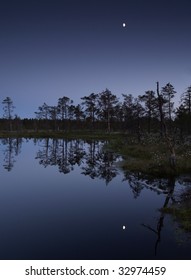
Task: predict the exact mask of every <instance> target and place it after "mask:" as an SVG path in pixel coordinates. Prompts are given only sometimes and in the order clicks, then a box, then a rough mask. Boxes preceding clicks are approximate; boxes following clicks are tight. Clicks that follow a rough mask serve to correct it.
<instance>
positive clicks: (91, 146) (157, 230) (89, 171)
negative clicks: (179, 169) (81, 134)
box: [0, 138, 191, 255]
mask: <svg viewBox="0 0 191 280" xmlns="http://www.w3.org/2000/svg"><path fill="white" fill-rule="evenodd" d="M23 141H24V140H23V139H21V138H6V139H1V142H0V143H1V145H2V146H3V154H4V163H3V167H4V168H5V169H6V170H7V171H11V170H12V169H13V167H14V163H15V161H16V160H15V158H16V156H17V155H18V154H19V153H20V152H21V147H22V143H23ZM26 141H27V140H26ZM33 141H34V144H36V145H37V146H38V147H39V148H38V151H37V153H36V157H35V158H36V159H37V160H38V161H39V164H40V165H42V166H44V167H47V166H57V168H58V170H59V172H61V173H63V174H67V173H69V172H71V171H73V170H74V166H75V165H77V166H78V167H79V168H80V171H81V174H83V175H85V176H89V177H90V178H92V179H95V178H98V179H101V180H104V181H105V184H106V185H108V184H109V183H110V182H111V181H112V180H113V178H115V177H116V176H117V174H118V172H119V169H118V167H117V166H116V162H117V160H119V159H121V157H120V156H119V155H116V154H115V153H113V152H111V151H110V150H108V149H106V147H105V142H104V141H98V140H89V141H83V140H80V139H76V140H66V139H50V138H46V139H34V140H33ZM123 176H124V177H123V180H122V181H127V183H128V187H130V189H131V190H132V193H133V196H134V198H135V199H138V198H139V196H140V195H141V192H142V190H143V189H149V190H151V191H154V192H156V193H158V194H163V195H164V202H163V204H162V205H161V208H166V207H169V204H170V203H177V201H179V200H180V199H181V195H185V194H184V193H183V190H185V189H186V187H187V186H189V190H190V185H191V179H190V177H188V176H187V177H186V176H182V177H179V178H177V179H175V177H170V178H167V179H164V178H153V177H151V176H146V175H143V174H142V173H140V172H134V173H132V172H128V171H124V173H123ZM175 182H178V183H179V184H180V185H181V186H184V188H182V191H180V192H179V193H178V195H177V193H175ZM188 194H189V195H190V197H191V194H190V191H189V193H188V192H187V193H186V195H188ZM158 215H159V216H158V218H157V222H156V226H154V227H153V225H152V226H150V225H149V224H145V223H142V226H143V227H144V228H145V229H147V230H149V231H152V232H153V233H154V234H155V235H156V241H155V244H154V251H155V255H157V248H158V244H159V243H160V241H161V231H162V229H163V228H164V218H165V213H164V212H163V211H160V212H159V211H158Z"/></svg>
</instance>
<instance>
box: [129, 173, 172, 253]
mask: <svg viewBox="0 0 191 280" xmlns="http://www.w3.org/2000/svg"><path fill="white" fill-rule="evenodd" d="M125 180H127V181H128V183H129V186H130V188H131V189H132V191H133V194H134V198H137V197H138V196H139V195H140V193H141V191H142V190H143V189H144V188H147V189H150V190H153V191H155V192H157V193H158V194H160V193H163V194H165V195H166V196H165V200H164V203H163V205H161V208H166V207H167V206H168V205H169V203H170V201H172V202H175V198H174V196H173V194H174V189H175V182H176V180H175V177H173V176H172V177H169V178H167V179H164V178H158V179H156V178H152V177H151V176H145V175H143V174H141V173H139V172H138V173H129V172H126V174H125V178H124V181H125ZM159 213H160V215H159V217H158V219H157V223H156V228H153V227H151V226H150V225H145V224H142V226H143V227H145V228H147V229H148V230H150V231H152V232H153V233H155V234H156V236H157V237H156V242H155V246H154V248H155V249H154V250H155V256H156V255H157V247H158V244H159V242H160V241H161V231H162V228H163V226H164V217H165V214H164V212H162V211H161V212H159Z"/></svg>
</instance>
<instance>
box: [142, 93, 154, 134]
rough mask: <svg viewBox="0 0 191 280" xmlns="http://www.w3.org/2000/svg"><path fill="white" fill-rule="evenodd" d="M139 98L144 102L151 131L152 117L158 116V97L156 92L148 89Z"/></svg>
mask: <svg viewBox="0 0 191 280" xmlns="http://www.w3.org/2000/svg"><path fill="white" fill-rule="evenodd" d="M139 100H140V101H141V102H144V109H145V116H146V118H147V119H148V133H150V132H151V121H152V118H154V117H156V115H157V112H156V108H157V99H156V96H155V92H154V91H152V90H148V91H146V92H145V94H144V95H140V96H139Z"/></svg>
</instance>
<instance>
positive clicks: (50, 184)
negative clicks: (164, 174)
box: [0, 138, 191, 260]
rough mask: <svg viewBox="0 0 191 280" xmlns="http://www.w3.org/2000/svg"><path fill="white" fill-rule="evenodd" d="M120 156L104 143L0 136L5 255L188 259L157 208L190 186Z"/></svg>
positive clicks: (181, 237)
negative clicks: (129, 167)
mask: <svg viewBox="0 0 191 280" xmlns="http://www.w3.org/2000/svg"><path fill="white" fill-rule="evenodd" d="M121 161H122V158H121V156H120V155H117V154H115V153H113V152H111V151H110V150H107V149H106V148H105V142H104V141H93V140H92V141H82V140H71V141H69V140H64V139H38V140H37V139H8V138H7V139H0V174H1V177H0V178H1V184H0V248H1V250H0V259H37V260H38V259H50V260H54V259H67V260H73V259H91V260H93V259H191V240H190V235H189V234H188V233H185V232H184V231H183V230H182V229H181V228H180V226H179V225H178V224H177V222H175V221H174V220H173V218H172V217H171V216H170V215H164V214H163V213H162V212H161V211H160V210H159V209H160V208H162V207H163V206H166V205H170V204H171V203H173V199H175V197H176V195H177V194H179V193H180V192H182V191H183V190H184V188H186V187H187V185H185V184H183V183H181V180H180V179H176V180H175V179H173V178H170V179H163V178H160V179H157V178H154V179H153V178H149V177H145V176H143V175H142V174H140V173H130V172H124V171H123V170H122V168H121V167H120V166H121V164H120V163H121Z"/></svg>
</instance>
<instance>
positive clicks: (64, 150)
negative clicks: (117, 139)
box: [36, 138, 117, 184]
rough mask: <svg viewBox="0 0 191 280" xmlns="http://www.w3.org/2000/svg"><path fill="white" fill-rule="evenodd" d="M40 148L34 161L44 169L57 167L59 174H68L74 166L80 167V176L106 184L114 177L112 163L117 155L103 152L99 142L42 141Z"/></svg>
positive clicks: (101, 143) (102, 145)
mask: <svg viewBox="0 0 191 280" xmlns="http://www.w3.org/2000/svg"><path fill="white" fill-rule="evenodd" d="M39 141H40V145H41V146H42V148H41V149H40V150H39V151H38V152H37V156H36V159H39V163H40V164H42V165H43V166H44V167H46V166H48V165H55V166H58V170H59V172H62V173H64V174H66V173H69V172H70V171H72V170H73V169H74V165H76V164H77V165H78V166H80V167H81V170H82V174H84V175H86V176H90V177H91V178H92V179H94V178H100V179H103V180H105V182H106V184H108V183H109V182H110V181H111V180H112V179H113V178H114V177H115V176H116V175H117V168H115V167H114V162H115V161H116V159H117V155H114V154H113V153H112V152H110V151H106V150H104V143H103V142H101V141H93V140H91V141H88V142H84V141H82V140H79V139H78V140H70V141H69V140H64V139H50V138H47V139H43V140H39Z"/></svg>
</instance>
